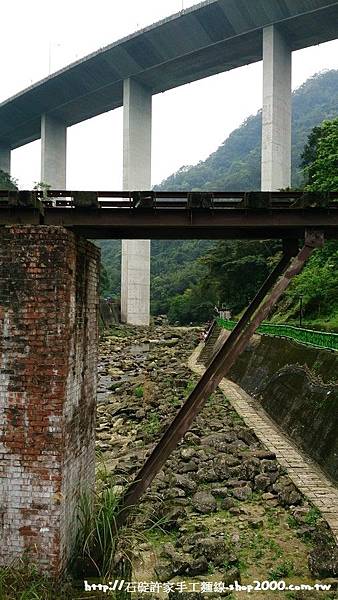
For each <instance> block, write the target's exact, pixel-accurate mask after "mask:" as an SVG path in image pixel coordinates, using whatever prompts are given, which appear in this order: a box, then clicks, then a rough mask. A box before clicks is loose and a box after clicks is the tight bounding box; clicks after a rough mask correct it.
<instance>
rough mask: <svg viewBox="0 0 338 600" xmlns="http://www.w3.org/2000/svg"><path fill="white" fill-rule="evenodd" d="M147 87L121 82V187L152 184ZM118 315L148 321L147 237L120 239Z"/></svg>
mask: <svg viewBox="0 0 338 600" xmlns="http://www.w3.org/2000/svg"><path fill="white" fill-rule="evenodd" d="M151 105H152V94H151V92H150V90H148V89H147V88H145V87H144V86H142V85H141V84H139V83H138V82H137V81H135V80H133V79H126V80H125V81H124V84H123V189H125V190H149V189H150V186H151ZM121 318H122V321H124V322H126V323H130V324H132V325H149V318H150V241H149V240H123V241H122V264H121Z"/></svg>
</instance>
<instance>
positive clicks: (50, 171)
mask: <svg viewBox="0 0 338 600" xmlns="http://www.w3.org/2000/svg"><path fill="white" fill-rule="evenodd" d="M66 153H67V127H66V126H65V124H64V123H61V122H60V121H58V120H57V119H54V117H51V116H50V115H48V114H44V115H42V116H41V181H42V182H43V183H47V184H49V185H50V186H51V187H52V189H56V190H63V189H65V188H66Z"/></svg>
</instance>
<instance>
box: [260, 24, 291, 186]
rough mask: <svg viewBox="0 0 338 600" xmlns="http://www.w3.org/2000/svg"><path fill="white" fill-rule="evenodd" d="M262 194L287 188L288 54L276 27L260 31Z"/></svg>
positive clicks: (288, 172) (288, 141) (288, 158)
mask: <svg viewBox="0 0 338 600" xmlns="http://www.w3.org/2000/svg"><path fill="white" fill-rule="evenodd" d="M261 172H262V183H261V188H262V190H263V191H270V190H279V189H281V188H285V187H289V186H290V185H291V50H290V48H289V47H288V44H287V42H286V40H285V39H284V38H283V36H282V34H281V33H280V31H279V30H278V29H277V27H276V26H274V25H271V26H269V27H265V29H263V113H262V171H261Z"/></svg>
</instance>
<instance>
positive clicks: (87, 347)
mask: <svg viewBox="0 0 338 600" xmlns="http://www.w3.org/2000/svg"><path fill="white" fill-rule="evenodd" d="M99 265H100V252H99V249H98V248H97V247H96V246H94V245H93V244H91V243H90V242H88V241H86V240H84V239H82V238H79V237H77V236H75V235H74V234H73V233H72V232H70V231H67V230H66V229H64V228H63V227H53V226H45V225H43V226H41V227H40V226H37V225H33V226H28V225H25V226H22V225H17V226H12V227H0V267H1V271H2V275H1V277H2V280H3V282H2V283H3V284H2V285H1V286H0V507H1V544H0V565H11V564H12V562H13V561H17V560H18V559H20V558H23V557H24V556H25V557H27V556H28V558H29V559H30V561H31V562H33V563H34V564H37V565H38V566H39V568H40V569H41V570H44V571H46V572H47V573H49V574H55V575H57V574H59V573H61V572H62V571H63V570H64V568H65V567H66V565H67V563H68V561H69V559H70V558H71V557H72V552H73V550H74V545H75V538H76V534H77V520H76V510H77V508H78V502H79V498H80V495H81V494H82V493H84V492H88V493H91V492H92V490H93V489H94V487H95V414H96V388H97V343H98V301H99V294H98V288H99V285H98V284H99Z"/></svg>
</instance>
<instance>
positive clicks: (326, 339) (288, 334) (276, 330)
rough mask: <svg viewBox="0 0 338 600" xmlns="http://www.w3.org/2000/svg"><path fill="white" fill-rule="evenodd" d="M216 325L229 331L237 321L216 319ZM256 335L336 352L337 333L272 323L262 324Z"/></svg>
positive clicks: (337, 346)
mask: <svg viewBox="0 0 338 600" xmlns="http://www.w3.org/2000/svg"><path fill="white" fill-rule="evenodd" d="M217 322H218V324H219V325H220V326H221V327H223V329H227V330H229V331H231V330H232V329H233V328H234V327H235V325H236V323H237V321H226V320H224V319H217ZM257 333H261V334H263V335H272V336H275V337H284V338H289V339H292V340H294V341H295V342H299V343H301V344H305V345H307V346H313V347H315V348H326V349H329V350H338V333H331V332H330V333H327V332H325V331H314V330H312V329H303V328H301V327H295V326H294V325H285V324H281V325H275V324H272V323H263V324H262V325H261V326H260V327H258V329H257Z"/></svg>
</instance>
